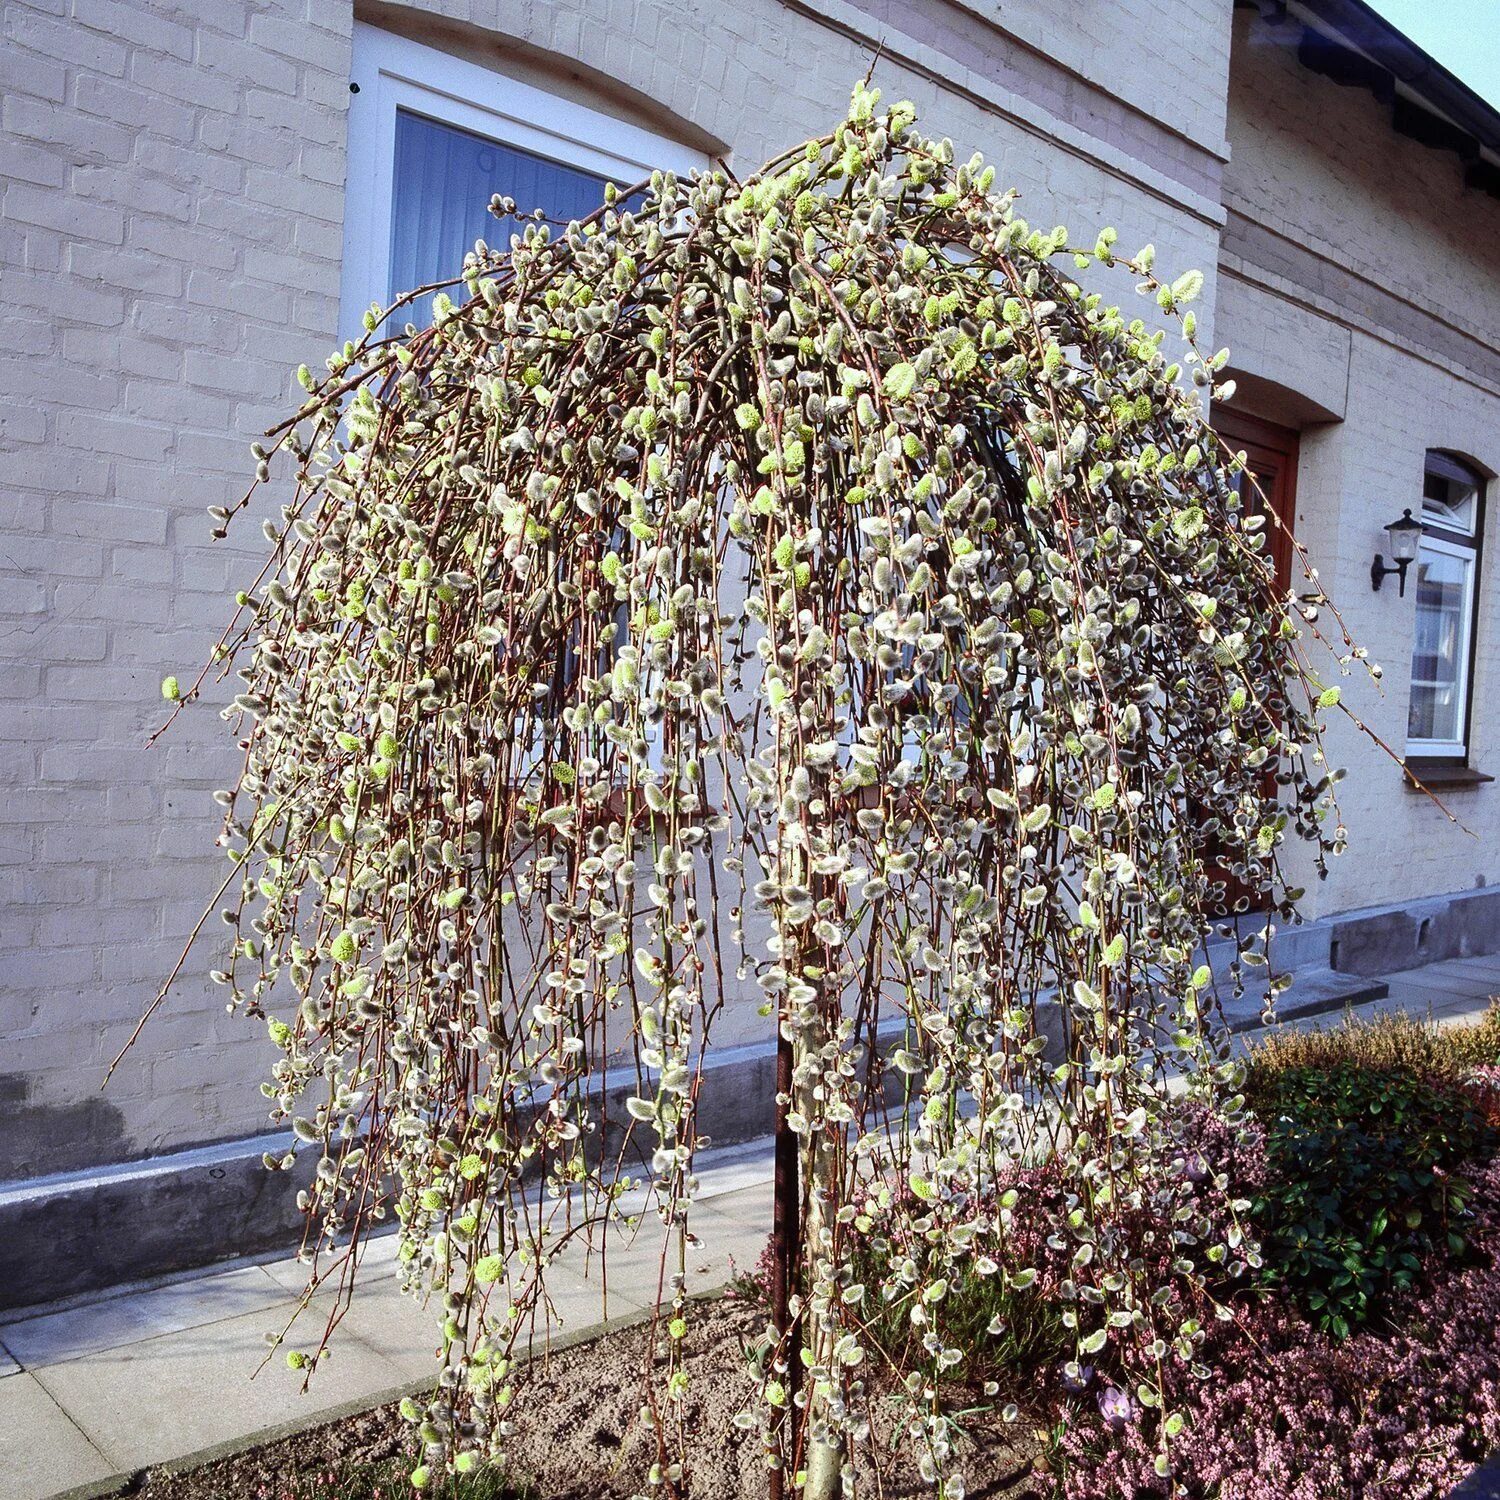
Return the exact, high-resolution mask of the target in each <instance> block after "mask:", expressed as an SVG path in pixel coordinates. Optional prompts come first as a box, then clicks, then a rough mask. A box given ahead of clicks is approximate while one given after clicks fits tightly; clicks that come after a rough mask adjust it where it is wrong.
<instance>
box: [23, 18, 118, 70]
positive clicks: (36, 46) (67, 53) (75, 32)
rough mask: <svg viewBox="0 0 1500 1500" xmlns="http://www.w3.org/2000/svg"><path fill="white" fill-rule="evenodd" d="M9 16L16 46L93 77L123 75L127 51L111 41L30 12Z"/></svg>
mask: <svg viewBox="0 0 1500 1500" xmlns="http://www.w3.org/2000/svg"><path fill="white" fill-rule="evenodd" d="M10 14H11V24H10V28H9V29H10V35H11V39H12V42H13V43H15V44H18V45H20V46H22V47H25V48H27V49H29V50H30V51H32V52H38V53H40V54H41V55H42V56H43V57H52V58H56V59H57V60H58V61H59V62H63V63H73V64H76V65H77V66H78V67H80V68H87V69H89V70H90V71H91V72H94V73H112V74H114V75H116V76H118V75H119V74H121V73H123V72H124V71H125V58H126V56H127V55H128V49H127V48H126V47H125V45H124V43H123V42H120V41H117V40H115V39H114V38H113V37H107V36H101V35H100V34H99V33H98V32H96V31H89V30H86V29H85V28H83V27H80V26H74V25H72V24H71V23H70V22H68V21H58V20H53V19H52V18H51V17H50V16H40V15H37V14H35V12H31V11H26V10H19V11H18V10H15V9H12V11H11V13H10Z"/></svg>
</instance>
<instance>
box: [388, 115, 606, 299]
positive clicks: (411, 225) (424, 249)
mask: <svg viewBox="0 0 1500 1500" xmlns="http://www.w3.org/2000/svg"><path fill="white" fill-rule="evenodd" d="M495 193H501V194H504V195H505V196H506V197H508V198H514V199H515V200H516V208H517V209H518V211H519V212H521V213H523V214H525V213H529V212H530V211H531V210H532V209H534V208H540V209H542V211H543V212H544V213H546V214H547V215H549V216H550V217H551V218H554V219H561V220H563V221H564V222H566V221H567V220H568V219H577V218H582V217H583V216H584V215H585V214H588V213H592V212H593V211H594V209H596V208H598V207H599V205H600V204H601V203H602V202H603V201H604V178H602V177H596V176H595V175H594V174H593V173H592V172H583V171H580V170H579V169H578V168H577V167H566V166H563V165H561V164H560V163H558V162H555V161H548V160H547V159H546V158H545V157H541V156H534V155H533V154H532V153H531V152H529V151H519V150H517V149H516V148H515V147H514V146H503V145H501V144H500V143H499V142H498V141H490V140H486V139H485V138H484V137H483V136H478V135H473V134H471V133H470V132H469V131H467V130H458V129H456V128H455V127H454V126H452V125H444V124H441V123H439V122H438V121H437V120H429V119H426V118H424V117H423V116H422V115H416V114H412V113H410V112H409V111H407V110H404V109H403V110H398V111H397V112H396V169H395V179H394V183H393V190H392V205H391V208H392V211H391V284H390V286H389V287H388V288H387V293H388V295H389V296H390V297H396V296H398V295H399V294H400V293H402V292H408V291H410V290H411V289H412V288H413V287H418V286H425V285H426V284H427V283H428V282H432V281H440V280H443V279H444V278H446V277H450V276H457V275H458V274H459V272H460V271H462V270H463V264H464V256H465V255H466V254H467V253H468V252H469V251H470V250H472V249H473V248H474V241H475V240H479V239H482V240H484V241H485V242H486V243H487V244H490V245H495V246H505V245H508V244H509V243H510V237H511V235H512V234H513V233H515V231H516V228H517V225H516V221H515V220H514V219H497V218H495V216H494V215H493V214H491V213H490V211H489V202H490V198H491V196H492V195H493V194H495Z"/></svg>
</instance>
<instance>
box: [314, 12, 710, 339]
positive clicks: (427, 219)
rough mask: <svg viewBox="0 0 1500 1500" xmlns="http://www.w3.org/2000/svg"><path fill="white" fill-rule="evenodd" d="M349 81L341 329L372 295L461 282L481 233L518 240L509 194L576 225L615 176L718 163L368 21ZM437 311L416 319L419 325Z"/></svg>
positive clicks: (352, 329) (347, 333)
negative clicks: (508, 216)
mask: <svg viewBox="0 0 1500 1500" xmlns="http://www.w3.org/2000/svg"><path fill="white" fill-rule="evenodd" d="M350 81H351V83H352V84H353V85H354V86H355V90H356V91H355V92H352V93H351V95H350V107H349V179H348V187H347V189H346V194H345V212H344V282H343V298H342V306H341V309H340V330H341V332H342V334H343V336H344V337H354V336H356V335H357V334H358V333H359V332H360V331H361V321H360V320H361V319H362V318H363V316H364V314H365V311H366V309H367V308H368V307H369V306H370V304H371V303H372V302H378V303H380V304H381V306H382V307H383V306H385V305H386V304H387V303H388V302H389V301H390V299H391V297H392V296H393V295H395V294H398V293H400V292H404V291H410V290H412V289H413V288H414V287H418V286H424V285H426V284H428V283H429V282H433V281H440V280H444V279H446V278H448V277H457V276H458V275H459V274H460V272H461V271H462V270H463V260H464V255H465V254H466V253H467V252H468V251H469V250H471V249H472V248H473V245H474V241H475V240H476V239H483V240H485V241H487V242H488V243H490V244H492V245H497V246H503V245H505V244H506V243H507V241H508V238H509V235H510V233H511V229H510V227H509V226H507V225H505V224H503V223H500V222H498V221H497V220H496V219H495V217H494V216H493V215H492V214H491V213H490V212H489V201H490V198H491V197H492V196H493V195H494V194H496V193H500V194H501V195H503V196H505V197H509V198H514V199H515V200H516V207H517V209H518V211H519V212H521V213H528V212H530V210H532V209H533V208H540V209H542V210H543V212H545V213H546V214H547V215H548V216H549V217H551V218H554V219H560V220H563V221H566V220H568V219H570V218H576V217H578V216H579V215H580V214H583V213H587V212H590V211H592V210H593V209H595V208H597V207H598V206H599V203H600V201H601V199H602V196H603V190H604V184H605V182H607V181H613V182H615V183H617V184H619V185H621V186H629V185H631V184H634V183H636V182H639V181H640V180H641V179H642V178H644V177H648V176H650V174H651V172H652V171H653V170H654V169H656V168H658V167H662V168H667V169H670V170H672V171H676V172H680V173H682V174H684V175H685V174H686V173H688V172H690V171H692V170H694V169H695V168H699V167H705V166H707V165H708V159H707V158H706V157H704V156H702V155H701V154H700V153H698V152H695V151H690V150H687V149H686V148H685V147H683V146H680V145H677V144H676V143H675V142H672V141H669V140H666V139H663V138H662V137H659V136H656V135H653V134H651V133H650V132H649V131H646V130H642V129H641V128H640V127H638V126H636V125H632V124H629V123H627V122H626V121H623V120H617V119H613V118H611V117H610V116H609V115H606V114H602V113H600V112H599V111H598V110H595V109H590V108H588V107H586V106H585V105H582V104H576V103H574V102H573V101H572V100H569V99H564V98H561V97H559V96H558V95H555V94H549V93H547V92H545V91H544V90H542V89H539V88H535V87H533V86H532V85H530V84H525V83H520V82H517V81H516V80H515V79H513V78H509V77H506V76H505V75H504V74H500V73H495V72H492V71H491V70H490V69H488V68H484V67H480V66H479V65H478V64H477V63H471V62H466V61H464V60H463V59H462V58H457V57H452V56H450V55H449V54H448V53H446V52H440V51H438V50H436V49H435V48H432V47H424V46H422V45H421V44H420V43H418V42H413V41H410V40H409V39H407V38H405V37H399V36H394V35H392V34H391V33H390V32H386V31H381V30H379V29H378V28H376V27H373V26H368V25H365V24H364V23H362V22H357V23H356V24H355V27H354V58H353V67H352V70H351V74H350ZM425 315H426V309H420V310H419V313H416V314H413V317H412V321H414V322H415V321H418V320H419V317H421V316H425Z"/></svg>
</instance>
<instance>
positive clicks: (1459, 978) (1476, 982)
mask: <svg viewBox="0 0 1500 1500" xmlns="http://www.w3.org/2000/svg"><path fill="white" fill-rule="evenodd" d="M1459 962H1461V960H1454V961H1451V962H1449V963H1441V964H1430V965H1428V966H1427V967H1426V968H1423V969H1400V970H1398V971H1397V972H1396V973H1394V974H1387V975H1385V976H1383V977H1384V978H1385V981H1386V983H1387V984H1390V985H1397V984H1409V985H1413V986H1415V987H1416V988H1418V989H1425V990H1439V991H1443V990H1446V991H1447V992H1448V993H1450V994H1454V995H1478V996H1484V997H1486V998H1487V997H1488V996H1489V995H1490V994H1492V993H1493V992H1494V986H1493V984H1492V983H1491V982H1490V981H1489V980H1487V979H1485V978H1482V977H1481V976H1480V975H1478V974H1475V973H1474V972H1473V971H1472V970H1464V969H1460V968H1458V967H1457V963H1459Z"/></svg>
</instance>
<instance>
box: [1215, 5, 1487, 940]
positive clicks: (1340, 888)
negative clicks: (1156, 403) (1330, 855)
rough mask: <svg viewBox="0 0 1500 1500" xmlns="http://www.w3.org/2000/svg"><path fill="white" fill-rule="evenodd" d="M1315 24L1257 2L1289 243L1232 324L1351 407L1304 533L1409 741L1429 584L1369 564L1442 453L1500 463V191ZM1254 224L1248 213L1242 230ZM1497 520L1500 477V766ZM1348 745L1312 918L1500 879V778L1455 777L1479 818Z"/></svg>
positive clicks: (1252, 64)
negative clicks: (1343, 831)
mask: <svg viewBox="0 0 1500 1500" xmlns="http://www.w3.org/2000/svg"><path fill="white" fill-rule="evenodd" d="M1296 35H1297V32H1296V28H1295V27H1293V26H1292V25H1290V24H1287V25H1283V26H1274V25H1270V24H1267V23H1265V22H1263V21H1262V20H1260V19H1259V17H1258V16H1252V14H1250V13H1248V12H1240V13H1238V14H1237V16H1236V22H1235V39H1234V53H1233V65H1232V77H1231V85H1230V92H1229V123H1228V130H1229V138H1230V144H1231V150H1232V156H1231V160H1230V163H1229V166H1228V168H1227V169H1226V173H1225V184H1224V193H1225V203H1226V205H1227V206H1228V207H1229V208H1230V209H1231V210H1232V211H1238V212H1240V213H1243V214H1244V215H1246V216H1247V217H1248V218H1250V219H1253V221H1254V222H1255V223H1256V224H1257V225H1259V226H1262V227H1264V228H1266V229H1268V230H1270V231H1271V232H1272V234H1273V235H1274V236H1275V237H1277V238H1278V239H1279V242H1280V243H1279V246H1278V245H1277V244H1275V243H1273V242H1271V241H1269V240H1267V241H1257V242H1256V243H1255V244H1254V246H1253V248H1252V249H1247V250H1246V251H1245V253H1244V257H1228V258H1226V262H1225V264H1226V266H1227V265H1231V264H1232V265H1233V266H1234V268H1235V274H1234V275H1232V276H1230V275H1225V276H1221V279H1220V299H1221V317H1220V333H1221V336H1222V337H1223V339H1224V340H1225V341H1226V342H1228V343H1229V345H1230V347H1231V350H1232V351H1234V352H1236V353H1238V352H1239V351H1241V350H1242V351H1243V354H1244V359H1243V361H1242V360H1241V359H1240V358H1238V357H1236V359H1235V361H1234V362H1235V363H1236V364H1243V366H1244V367H1245V368H1249V369H1252V370H1255V371H1256V372H1257V373H1259V374H1261V375H1263V376H1264V377H1266V378H1268V379H1271V380H1279V381H1281V382H1282V383H1283V384H1285V385H1286V386H1287V387H1288V388H1289V389H1290V390H1292V391H1294V392H1297V393H1300V394H1301V395H1304V396H1307V397H1310V398H1311V399H1313V400H1315V401H1317V402H1318V403H1319V404H1321V405H1323V406H1326V407H1329V408H1331V409H1332V410H1333V411H1334V412H1335V413H1336V414H1337V415H1339V416H1341V417H1342V418H1343V420H1342V421H1339V422H1333V423H1327V424H1322V425H1314V426H1311V427H1309V428H1307V429H1306V430H1305V431H1304V432H1303V436H1302V465H1301V470H1300V473H1299V484H1298V529H1299V532H1300V533H1301V535H1302V537H1303V539H1304V540H1305V541H1306V542H1307V544H1308V545H1309V547H1310V549H1311V551H1312V554H1313V560H1314V562H1315V563H1316V564H1317V566H1318V567H1319V569H1320V572H1321V576H1322V579H1323V582H1324V584H1325V585H1326V586H1327V588H1328V589H1329V591H1330V593H1331V594H1332V596H1333V597H1334V599H1335V600H1336V601H1337V603H1338V604H1339V605H1340V607H1341V609H1342V611H1343V613H1344V615H1345V618H1346V620H1347V622H1348V625H1349V627H1350V630H1351V632H1352V633H1353V635H1354V636H1355V638H1356V639H1357V640H1358V641H1360V642H1361V643H1362V644H1363V645H1364V646H1366V647H1367V648H1368V650H1369V652H1370V654H1371V656H1372V657H1373V658H1374V659H1375V660H1377V661H1378V662H1380V664H1381V666H1382V667H1383V669H1384V679H1383V683H1382V690H1379V691H1377V690H1376V689H1375V688H1374V687H1372V686H1371V685H1370V684H1369V683H1368V681H1367V680H1366V679H1365V678H1364V677H1363V675H1362V674H1361V673H1355V674H1354V675H1352V676H1350V677H1349V678H1348V679H1346V680H1345V681H1344V683H1343V686H1344V688H1345V692H1346V701H1347V702H1348V703H1349V705H1350V706H1351V707H1352V708H1353V709H1354V710H1355V711H1356V712H1357V713H1358V714H1359V715H1360V716H1361V717H1362V718H1363V719H1364V720H1365V721H1366V722H1367V723H1368V724H1369V725H1370V727H1371V728H1372V729H1373V730H1374V731H1375V732H1376V733H1377V734H1379V735H1380V736H1381V737H1382V738H1383V739H1385V740H1386V741H1387V742H1388V743H1389V744H1391V745H1393V746H1395V747H1396V748H1397V749H1398V750H1399V749H1401V748H1402V747H1403V746H1404V741H1405V735H1406V711H1407V700H1408V692H1409V682H1410V662H1411V647H1412V633H1413V625H1414V618H1415V616H1414V598H1413V595H1414V589H1413V588H1412V587H1411V585H1410V584H1409V585H1408V588H1407V594H1406V598H1405V599H1401V598H1399V597H1398V595H1397V593H1396V585H1395V581H1394V580H1388V581H1387V582H1386V584H1385V585H1384V587H1383V588H1382V590H1381V591H1380V592H1379V593H1378V594H1376V593H1373V592H1372V591H1371V588H1370V579H1369V569H1370V561H1371V558H1372V557H1373V555H1374V553H1375V552H1376V551H1377V550H1382V551H1386V552H1387V555H1389V554H1388V548H1386V545H1385V543H1386V537H1385V534H1384V531H1383V529H1382V528H1383V527H1384V525H1385V523H1386V522H1388V521H1392V520H1394V519H1396V517H1398V516H1399V515H1400V514H1401V512H1402V510H1403V509H1404V508H1406V507H1408V506H1410V507H1411V508H1412V509H1413V510H1419V509H1420V499H1421V483H1422V464H1423V455H1424V453H1425V451H1426V450H1427V449H1428V448H1448V449H1453V450H1456V451H1458V452H1460V453H1464V454H1467V455H1468V456H1469V457H1471V458H1472V459H1473V460H1475V461H1476V462H1477V463H1479V464H1480V465H1481V466H1482V467H1483V468H1485V469H1486V470H1487V471H1488V472H1490V473H1491V474H1496V473H1500V384H1497V383H1496V381H1495V378H1494V376H1495V368H1496V367H1495V364H1494V356H1495V353H1496V350H1497V348H1500V202H1496V200H1495V199H1493V198H1490V197H1488V196H1487V195H1485V194H1482V193H1479V192H1475V191H1473V190H1468V189H1465V188H1464V186H1463V181H1462V172H1461V168H1460V165H1459V163H1458V160H1457V158H1456V157H1455V156H1453V155H1451V154H1449V153H1444V152H1440V151H1434V150H1431V149H1429V148H1427V147H1424V146H1421V145H1419V144H1417V143H1416V142H1414V141H1411V140H1408V139H1405V138H1404V137H1401V136H1398V135H1396V134H1395V132H1394V131H1393V130H1392V128H1391V124H1390V112H1389V108H1388V107H1387V106H1383V105H1381V104H1379V103H1378V102H1377V101H1376V100H1375V99H1374V98H1373V97H1372V96H1371V95H1370V94H1368V93H1367V92H1365V91H1363V90H1360V89H1354V88H1341V87H1339V86H1338V85H1337V84H1334V83H1332V82H1331V81H1329V80H1327V79H1323V78H1319V77H1317V76H1315V75H1313V74H1311V73H1309V72H1308V71H1307V70H1306V69H1303V68H1301V67H1299V65H1298V64H1297V62H1296V54H1295V44H1296ZM1234 235H1235V225H1234V223H1233V221H1232V222H1231V225H1230V227H1229V230H1228V231H1227V232H1226V243H1227V242H1229V241H1230V240H1232V239H1233V238H1234ZM1309 252H1311V253H1309ZM1246 257H1248V258H1246ZM1464 335H1469V336H1472V337H1468V338H1465V337H1464ZM1241 340H1243V345H1242V344H1241ZM1497 516H1500V481H1494V482H1492V483H1491V485H1490V494H1489V505H1488V508H1487V523H1488V524H1487V526H1486V537H1485V552H1486V567H1485V570H1484V571H1485V573H1486V574H1487V575H1488V576H1487V578H1486V580H1485V581H1484V583H1483V584H1482V587H1481V594H1480V610H1479V621H1478V629H1477V635H1476V641H1477V651H1478V655H1477V667H1476V674H1475V702H1474V706H1473V725H1474V730H1473V740H1472V758H1473V762H1474V763H1475V764H1477V766H1478V767H1479V768H1480V769H1481V770H1484V771H1488V772H1489V773H1491V774H1497V773H1500V588H1497V587H1496V586H1495V578H1496V572H1495V562H1494V559H1495V557H1496V548H1497V546H1500V528H1497ZM1330 623H1332V622H1330ZM1331 758H1332V759H1333V760H1334V763H1335V764H1341V765H1344V766H1346V767H1349V768H1351V769H1350V775H1349V778H1348V780H1347V781H1346V782H1345V784H1344V795H1343V799H1342V801H1343V810H1344V814H1345V819H1346V822H1347V825H1348V827H1349V830H1350V835H1351V849H1350V853H1349V854H1348V856H1347V857H1346V858H1344V859H1342V860H1339V861H1335V863H1334V866H1333V870H1332V873H1331V875H1330V877H1329V879H1328V881H1327V882H1326V883H1324V884H1321V885H1316V884H1315V885H1314V887H1313V889H1312V890H1311V892H1310V897H1309V903H1308V905H1309V909H1310V911H1311V912H1312V913H1314V914H1328V913H1335V912H1339V911H1343V910H1348V909H1351V908H1356V907H1362V906H1369V905H1374V904H1379V903H1384V902H1393V901H1400V900H1404V899H1406V898H1409V897H1414V896H1420V895H1426V894H1436V893H1439V892H1449V891H1457V890H1463V889H1466V888H1472V887H1473V886H1475V885H1481V884H1493V883H1494V882H1495V881H1496V880H1497V879H1500V793H1497V789H1496V787H1495V786H1485V787H1480V788H1477V789H1473V790H1466V791H1456V792H1451V793H1447V792H1445V793H1444V799H1445V801H1447V802H1448V804H1449V806H1450V807H1451V809H1452V811H1453V813H1454V814H1455V815H1456V816H1457V818H1458V819H1460V820H1461V822H1462V824H1463V825H1464V826H1463V827H1459V826H1457V825H1455V824H1454V823H1451V822H1449V821H1448V820H1447V819H1446V818H1445V817H1444V816H1443V814H1442V813H1441V812H1439V811H1438V810H1437V809H1435V808H1434V807H1432V806H1431V805H1430V804H1429V803H1427V802H1426V801H1425V799H1423V798H1420V797H1418V796H1416V795H1414V794H1412V793H1409V792H1406V791H1403V790H1402V787H1401V783H1400V774H1399V772H1398V770H1397V769H1396V768H1395V767H1394V766H1393V765H1392V764H1390V762H1389V761H1388V760H1387V759H1385V758H1384V757H1383V756H1381V755H1380V754H1378V753H1375V752H1374V751H1373V750H1372V748H1371V746H1370V745H1369V743H1368V742H1367V741H1363V740H1362V739H1361V737H1360V736H1359V735H1358V734H1357V733H1356V732H1355V731H1353V730H1352V729H1350V728H1349V727H1347V726H1344V727H1342V728H1341V729H1339V731H1338V732H1337V733H1336V734H1335V736H1334V738H1333V741H1332V754H1331Z"/></svg>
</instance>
